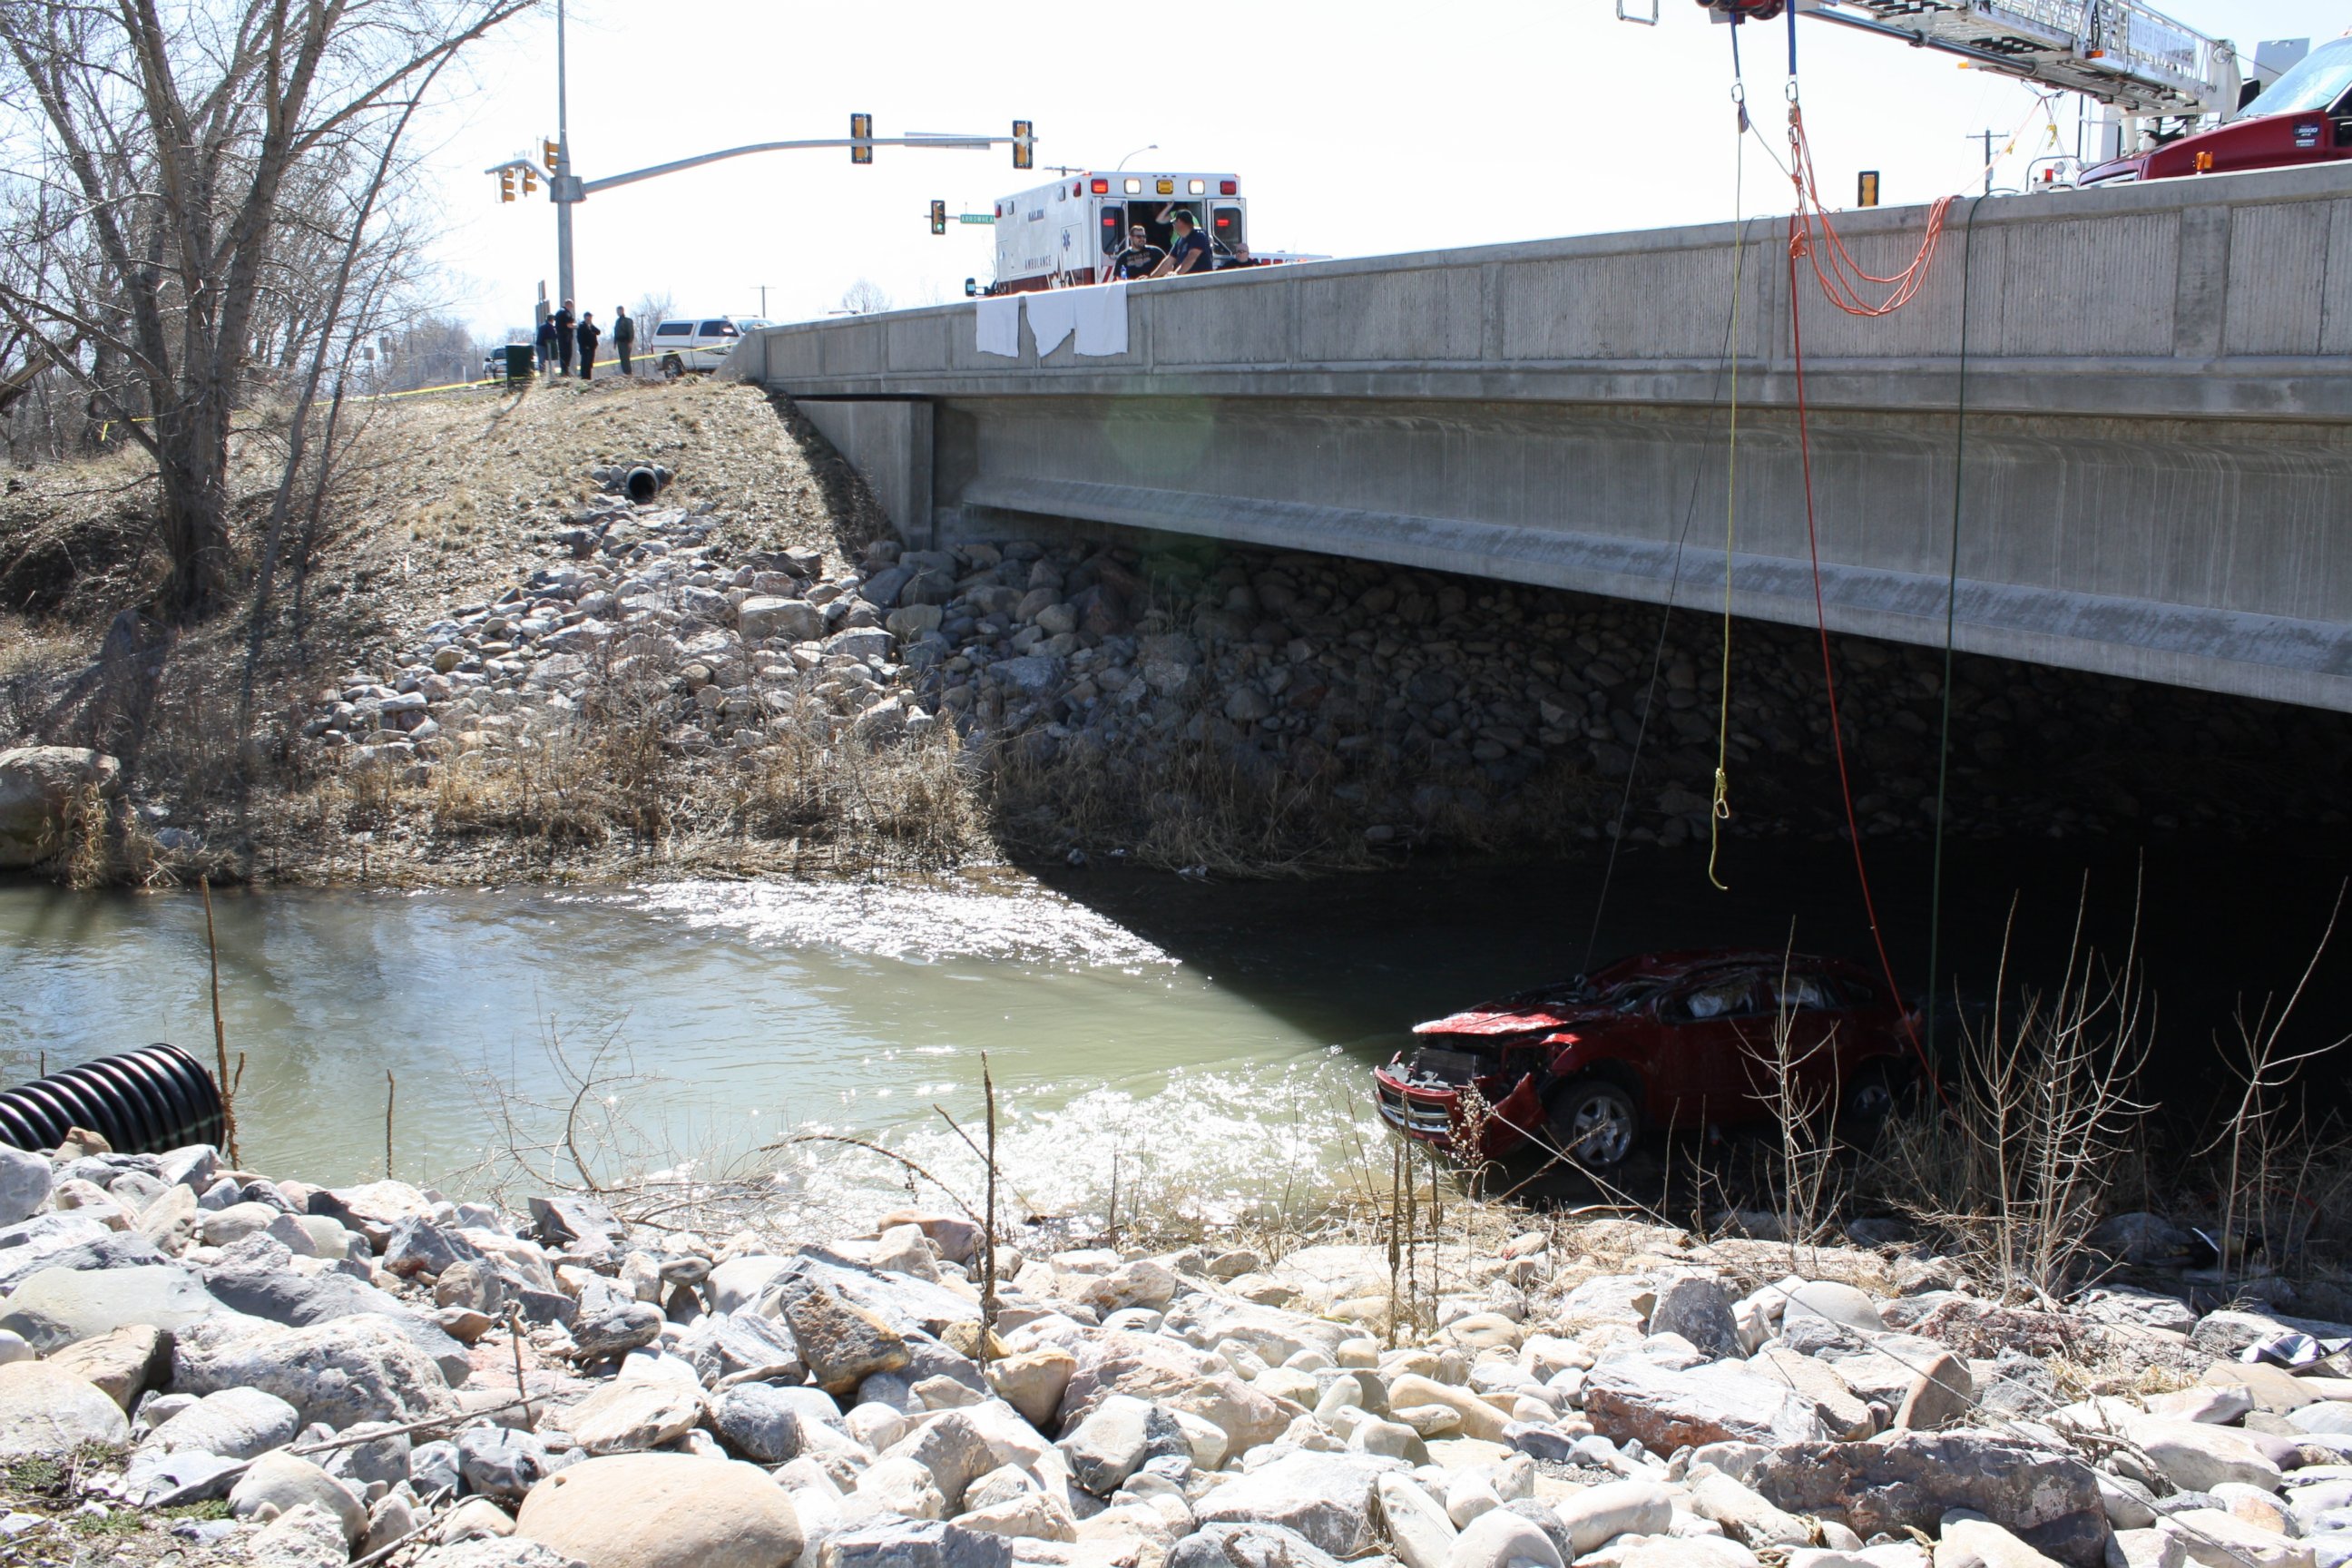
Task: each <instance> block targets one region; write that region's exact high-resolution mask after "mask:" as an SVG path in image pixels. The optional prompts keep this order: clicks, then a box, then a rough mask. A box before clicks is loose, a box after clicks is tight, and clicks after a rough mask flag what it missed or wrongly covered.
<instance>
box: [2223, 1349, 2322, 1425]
mask: <svg viewBox="0 0 2352 1568" xmlns="http://www.w3.org/2000/svg"><path fill="white" fill-rule="evenodd" d="M2199 1381H2200V1383H2202V1384H2206V1385H2208V1386H2211V1387H2223V1388H2235V1389H2242V1390H2243V1391H2244V1393H2245V1396H2246V1402H2247V1405H2248V1407H2249V1408H2251V1409H2255V1410H2269V1411H2273V1412H2275V1413H2277V1414H2279V1415H2285V1414H2286V1413H2288V1412H2289V1411H2294V1410H2300V1409H2302V1408H2303V1407H2304V1406H2305V1405H2309V1404H2311V1403H2312V1402H2313V1401H2315V1400H2316V1399H2318V1398H2319V1397H2321V1396H2320V1394H2319V1393H2318V1391H2317V1390H2316V1389H2315V1388H2313V1387H2312V1386H2311V1383H2310V1380H2308V1379H2305V1378H2300V1377H2297V1376H2295V1375H2294V1373H2291V1372H2289V1371H2287V1370H2286V1369H2285V1368H2284V1367H2276V1366H2268V1365H2265V1364H2263V1363H2261V1362H2216V1363H2213V1364H2212V1365H2211V1366H2209V1367H2207V1368H2206V1369H2205V1375H2204V1376H2203V1377H2202V1378H2200V1380H2199Z"/></svg>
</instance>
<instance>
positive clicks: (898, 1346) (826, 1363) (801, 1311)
mask: <svg viewBox="0 0 2352 1568" xmlns="http://www.w3.org/2000/svg"><path fill="white" fill-rule="evenodd" d="M783 1317H784V1321H785V1323H786V1324H787V1325H788V1326H789V1327H790V1328H791V1329H792V1331H793V1342H794V1343H795V1344H797V1345H798V1346H799V1347H800V1352H801V1359H802V1361H803V1362H805V1363H807V1365H808V1369H809V1375H810V1376H811V1378H813V1379H814V1382H815V1383H816V1384H817V1386H818V1387H820V1388H822V1389H824V1391H825V1392H826V1393H828V1394H852V1393H855V1392H856V1389H857V1385H858V1384H860V1383H862V1382H864V1381H865V1380H866V1378H868V1377H870V1376H872V1375H873V1374H874V1373H877V1372H897V1371H898V1370H899V1369H900V1368H901V1367H903V1366H905V1365H906V1364H907V1363H908V1354H907V1342H906V1341H905V1340H904V1339H902V1338H901V1337H900V1336H899V1335H898V1331H896V1330H894V1329H893V1328H891V1327H890V1325H889V1324H888V1323H887V1322H885V1321H882V1319H881V1318H880V1317H879V1316H877V1314H875V1313H873V1312H870V1311H867V1310H866V1309H865V1308H863V1307H856V1306H853V1305H851V1304H850V1303H848V1302H846V1301H844V1300H839V1299H838V1298H836V1297H835V1295H834V1294H833V1293H832V1292H831V1291H829V1290H826V1289H824V1287H822V1286H819V1287H817V1288H815V1289H811V1290H807V1291H804V1292H803V1293H802V1294H800V1295H798V1296H797V1297H793V1298H791V1299H789V1300H786V1302H785V1303H784V1309H783Z"/></svg>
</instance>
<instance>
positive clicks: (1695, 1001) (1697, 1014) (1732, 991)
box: [1666, 974, 1757, 1023]
mask: <svg viewBox="0 0 2352 1568" xmlns="http://www.w3.org/2000/svg"><path fill="white" fill-rule="evenodd" d="M1756 1002H1757V985H1756V977H1755V976H1754V975H1752V974H1727V975H1722V976H1719V977H1717V978H1716V979H1713V980H1708V981H1704V982H1702V983H1701V984H1696V985H1694V986H1692V987H1691V988H1690V989H1688V990H1686V991H1685V992H1683V993H1682V994H1680V995H1678V996H1675V998H1673V999H1672V1000H1671V1001H1669V1002H1668V1003H1667V1005H1666V1013H1667V1016H1669V1017H1675V1018H1682V1019H1686V1020H1688V1021H1690V1022H1693V1023H1704V1022H1706V1021H1707V1020H1708V1019H1711V1018H1732V1017H1738V1016H1740V1015H1741V1014H1745V1013H1753V1012H1755V1011H1757V1005H1756Z"/></svg>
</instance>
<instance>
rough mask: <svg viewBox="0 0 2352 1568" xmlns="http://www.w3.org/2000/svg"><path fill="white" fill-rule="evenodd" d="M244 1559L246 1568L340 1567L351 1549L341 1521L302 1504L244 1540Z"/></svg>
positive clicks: (348, 1560) (348, 1557)
mask: <svg viewBox="0 0 2352 1568" xmlns="http://www.w3.org/2000/svg"><path fill="white" fill-rule="evenodd" d="M244 1559H245V1562H246V1563H247V1568H343V1564H344V1563H349V1562H350V1561H351V1559H352V1548H351V1543H350V1542H349V1541H348V1540H347V1539H346V1538H345V1537H344V1534H343V1525H342V1521H341V1520H339V1519H337V1518H336V1517H335V1516H334V1515H332V1514H330V1513H326V1512H322V1511H321V1510H318V1509H315V1508H312V1507H310V1506H309V1505H308V1504H304V1505H302V1506H300V1507H298V1508H296V1509H295V1510H292V1511H291V1512H289V1513H282V1514H279V1515H278V1517H277V1518H275V1519H273V1520H271V1521H269V1522H268V1524H266V1525H264V1526H262V1527H261V1529H260V1530H259V1531H257V1533H255V1534H254V1535H253V1537H252V1538H251V1539H250V1540H248V1541H247V1542H244Z"/></svg>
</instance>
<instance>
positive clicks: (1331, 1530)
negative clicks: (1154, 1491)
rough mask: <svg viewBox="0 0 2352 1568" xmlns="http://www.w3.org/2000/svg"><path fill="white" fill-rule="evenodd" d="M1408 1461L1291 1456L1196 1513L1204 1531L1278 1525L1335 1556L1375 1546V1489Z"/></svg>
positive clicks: (1228, 1485)
mask: <svg viewBox="0 0 2352 1568" xmlns="http://www.w3.org/2000/svg"><path fill="white" fill-rule="evenodd" d="M1407 1468H1409V1467H1408V1466H1406V1465H1405V1463H1404V1462H1403V1461H1402V1459H1391V1458H1381V1457H1378V1456H1375V1455H1371V1454H1318V1453H1313V1452H1309V1451H1307V1450H1303V1449H1302V1450H1300V1451H1299V1452H1297V1453H1293V1454H1286V1455H1284V1456H1283V1457H1282V1458H1279V1459H1276V1460H1275V1461H1274V1462H1273V1463H1272V1464H1269V1465H1261V1466H1260V1467H1258V1468H1256V1469H1255V1470H1249V1471H1246V1472H1244V1474H1242V1475H1240V1476H1238V1477H1236V1478H1235V1479H1233V1480H1230V1481H1227V1482H1225V1483H1224V1484H1223V1486H1220V1487H1219V1488H1217V1489H1216V1490H1214V1491H1213V1492H1211V1493H1210V1494H1209V1495H1208V1496H1207V1497H1206V1498H1203V1499H1202V1500H1201V1502H1200V1503H1199V1504H1198V1505H1197V1506H1196V1507H1195V1508H1194V1509H1193V1510H1192V1511H1193V1517H1194V1518H1195V1519H1196V1520H1197V1521H1199V1522H1200V1523H1201V1524H1202V1526H1203V1527H1206V1526H1209V1525H1215V1524H1272V1525H1279V1526H1281V1527H1282V1528H1283V1529H1285V1530H1292V1531H1297V1532H1298V1533H1299V1534H1300V1535H1303V1536H1305V1537H1306V1538H1307V1540H1308V1541H1310V1542H1313V1543H1314V1544H1315V1545H1316V1546H1318V1547H1319V1548H1321V1549H1322V1550H1323V1551H1325V1552H1329V1553H1331V1554H1332V1555H1333V1556H1335V1557H1353V1556H1355V1555H1357V1554H1358V1553H1360V1552H1363V1551H1364V1550H1365V1549H1367V1548H1368V1547H1370V1546H1371V1545H1372V1544H1373V1540H1374V1531H1373V1526H1372V1510H1373V1496H1374V1493H1373V1489H1374V1488H1375V1487H1376V1486H1377V1485H1378V1483H1379V1480H1380V1478H1381V1476H1383V1475H1391V1474H1402V1473H1403V1472H1404V1471H1405V1470H1406V1469H1407Z"/></svg>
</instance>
